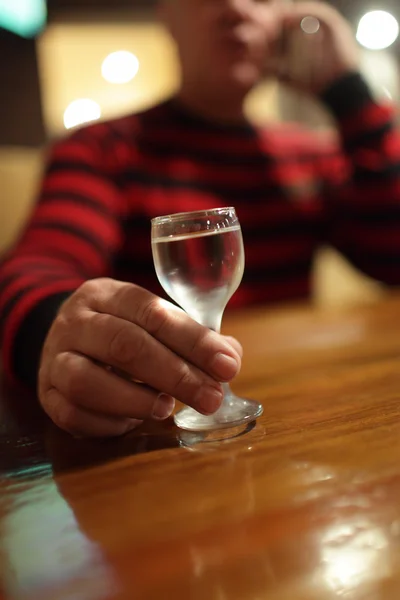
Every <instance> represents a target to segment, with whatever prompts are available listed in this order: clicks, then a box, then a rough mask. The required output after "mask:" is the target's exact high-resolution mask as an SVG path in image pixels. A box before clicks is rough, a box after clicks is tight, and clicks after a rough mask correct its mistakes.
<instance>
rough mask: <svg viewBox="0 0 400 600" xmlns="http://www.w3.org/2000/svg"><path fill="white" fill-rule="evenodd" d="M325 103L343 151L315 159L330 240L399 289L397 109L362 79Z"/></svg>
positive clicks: (342, 84) (348, 81) (337, 89)
mask: <svg viewBox="0 0 400 600" xmlns="http://www.w3.org/2000/svg"><path fill="white" fill-rule="evenodd" d="M323 100H324V101H325V103H326V104H327V105H328V107H329V108H330V109H331V111H332V113H333V115H334V116H335V118H336V120H337V123H338V128H339V134H340V136H339V148H337V149H336V151H335V152H328V153H326V154H325V155H324V153H323V152H322V153H321V154H320V157H319V158H317V159H316V161H317V164H318V167H319V170H320V173H319V174H320V175H322V180H323V181H324V182H325V184H326V188H325V190H326V193H325V197H324V200H325V206H326V216H327V218H326V222H327V236H326V239H327V240H328V241H329V242H330V243H331V244H332V245H334V246H335V247H336V248H337V249H338V250H339V251H340V252H342V253H343V254H344V255H345V256H346V257H347V258H348V259H349V260H350V261H351V262H352V263H353V264H354V265H355V266H356V267H357V268H359V269H360V270H361V271H363V272H364V273H365V274H366V275H368V276H370V277H373V278H374V279H376V280H378V281H380V282H382V283H385V284H387V285H391V286H395V285H399V284H400V132H399V130H398V129H397V127H396V113H395V109H394V107H393V106H391V105H389V104H387V105H385V104H380V103H378V102H376V101H375V100H374V98H373V96H372V93H371V91H370V89H369V87H368V86H367V84H366V83H365V82H364V80H363V79H362V77H361V76H360V75H358V74H352V75H350V76H348V77H347V78H345V79H343V80H341V81H339V82H337V83H336V84H335V85H334V86H333V87H332V88H331V89H329V90H328V91H327V92H326V93H325V95H324V97H323Z"/></svg>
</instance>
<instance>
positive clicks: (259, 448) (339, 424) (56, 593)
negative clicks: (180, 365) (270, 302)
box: [0, 296, 400, 600]
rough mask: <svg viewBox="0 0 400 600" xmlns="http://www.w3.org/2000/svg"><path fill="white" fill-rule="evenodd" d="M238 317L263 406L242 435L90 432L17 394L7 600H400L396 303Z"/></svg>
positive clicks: (5, 552) (2, 533) (3, 558)
mask: <svg viewBox="0 0 400 600" xmlns="http://www.w3.org/2000/svg"><path fill="white" fill-rule="evenodd" d="M224 328H225V332H226V333H228V332H229V333H232V334H234V335H236V336H237V337H238V338H239V339H240V340H241V341H242V343H243V345H244V348H245V360H244V365H243V370H242V373H241V375H240V376H239V377H238V378H237V380H236V381H235V383H234V386H233V387H234V389H235V391H237V392H239V393H242V394H244V395H246V396H249V397H253V398H256V399H257V400H260V401H262V402H263V404H264V407H265V410H264V415H263V417H262V418H261V419H260V420H259V421H258V422H257V424H256V425H255V427H252V428H251V427H250V428H249V429H248V430H245V431H240V430H238V431H235V432H232V433H231V434H230V437H229V438H228V439H218V436H214V437H213V436H210V437H208V438H206V439H201V438H200V437H199V436H196V435H194V436H193V435H192V436H190V435H187V436H185V435H183V434H179V432H178V431H177V430H176V429H175V427H174V425H173V423H172V422H171V421H168V422H167V423H165V424H163V425H157V426H155V425H153V426H144V427H143V428H142V429H140V430H138V431H137V432H135V433H134V434H130V435H128V436H126V437H124V438H122V439H119V440H108V441H87V440H77V439H73V438H71V437H69V436H68V435H67V434H65V433H63V432H61V431H59V430H58V429H57V428H56V427H55V426H53V425H52V424H51V423H49V422H48V421H47V420H46V419H45V418H44V417H43V416H42V414H41V412H40V411H39V410H38V409H37V408H36V405H35V403H34V402H33V400H32V399H29V398H24V397H23V396H22V395H21V394H20V393H18V392H16V391H15V390H6V389H4V390H3V392H2V399H1V403H0V578H1V585H0V598H1V599H2V600H5V599H17V600H20V599H23V600H33V599H35V600H36V599H38V600H39V599H40V600H60V599H62V600H65V599H74V600H75V599H76V600H83V599H84V600H91V599H93V600H100V599H102V600H108V599H110V600H111V599H126V600H136V599H146V600H147V599H148V600H153V599H154V600H169V599H175V598H185V599H193V600H197V599H199V600H225V599H227V600H239V599H240V600H261V599H264V598H268V600H278V599H279V600H305V599H307V600H308V599H310V600H311V599H312V600H325V599H327V600H329V599H332V598H346V599H347V598H349V599H368V600H372V599H379V600H383V599H391V600H392V599H393V600H395V599H396V600H397V599H398V598H400V297H395V296H393V297H390V298H388V299H387V300H384V301H381V302H379V303H377V304H373V305H367V306H364V307H356V308H352V309H347V310H340V311H339V310H330V311H326V310H316V309H314V310H313V309H309V308H301V307H300V308H299V307H297V308H287V309H284V310H265V309H263V310H260V311H258V312H253V313H251V314H250V313H246V312H244V313H239V314H236V315H234V316H231V317H228V318H227V319H226V321H225V325H224ZM222 437H223V436H222Z"/></svg>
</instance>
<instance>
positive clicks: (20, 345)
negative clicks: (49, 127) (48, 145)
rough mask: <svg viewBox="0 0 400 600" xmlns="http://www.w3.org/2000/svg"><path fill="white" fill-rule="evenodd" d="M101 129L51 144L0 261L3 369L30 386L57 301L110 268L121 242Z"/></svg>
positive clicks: (119, 204) (115, 193)
mask: <svg viewBox="0 0 400 600" xmlns="http://www.w3.org/2000/svg"><path fill="white" fill-rule="evenodd" d="M101 127H103V126H101ZM102 131H103V130H102V129H101V128H97V127H96V126H94V127H90V128H88V129H83V130H81V131H78V132H77V133H75V134H73V135H72V136H71V137H70V138H68V139H66V140H64V141H62V142H60V143H57V144H56V145H55V146H54V148H53V150H52V153H51V157H50V160H49V164H48V167H47V171H46V174H45V177H44V180H43V184H42V188H41V192H40V195H39V200H38V203H37V205H36V207H35V209H34V212H33V214H32V216H31V217H30V220H29V222H28V225H27V227H26V229H25V231H24V233H23V235H22V236H21V238H20V240H19V241H18V243H17V244H16V246H15V247H14V248H13V249H12V250H11V251H10V252H9V253H8V254H7V256H6V257H5V258H4V259H3V261H2V263H1V265H0V335H1V351H2V357H1V358H2V364H3V369H4V370H5V372H6V375H8V376H9V377H11V378H12V379H14V380H17V381H18V382H20V383H23V384H25V385H27V386H28V387H30V388H31V389H33V388H34V387H35V386H36V378H37V371H38V365H39V359H40V352H41V348H42V345H43V342H44V339H45V337H46V335H47V332H48V330H49V328H50V325H51V323H52V321H53V319H54V317H55V315H56V313H57V311H58V309H59V307H60V305H61V304H62V302H63V301H64V300H65V299H66V298H68V297H69V296H70V294H71V293H72V292H73V291H74V290H76V289H77V288H78V287H79V286H80V285H81V284H82V283H83V282H84V281H86V280H87V279H92V278H95V277H101V276H104V275H107V274H109V272H110V267H111V262H112V259H113V257H114V256H115V253H116V252H117V251H118V249H119V248H120V246H121V243H122V236H123V232H122V228H121V218H122V216H123V210H124V207H123V206H122V200H121V197H120V194H119V193H118V190H117V189H116V187H115V186H114V185H113V183H112V182H111V181H110V179H109V178H107V176H106V174H105V173H104V168H103V165H102V154H101V147H100V144H101V132H102Z"/></svg>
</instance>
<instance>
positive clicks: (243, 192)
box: [0, 74, 400, 387]
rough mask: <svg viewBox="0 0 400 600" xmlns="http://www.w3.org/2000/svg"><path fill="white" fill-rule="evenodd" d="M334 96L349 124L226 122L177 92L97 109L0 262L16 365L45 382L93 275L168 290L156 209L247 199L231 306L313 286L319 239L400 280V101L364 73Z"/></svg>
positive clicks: (9, 352)
mask: <svg viewBox="0 0 400 600" xmlns="http://www.w3.org/2000/svg"><path fill="white" fill-rule="evenodd" d="M323 101H324V102H325V103H326V105H327V106H328V107H329V108H330V110H331V111H332V113H333V115H334V116H335V117H336V120H337V123H338V130H339V135H338V136H336V135H335V136H333V135H325V134H324V135H322V134H320V133H312V132H310V131H307V130H303V129H302V128H300V127H297V126H287V125H284V126H272V127H268V128H265V129H257V128H254V127H252V126H251V125H242V126H234V127H231V126H229V127H228V126H221V125H216V124H212V123H209V122H207V121H205V120H203V119H202V118H199V117H198V116H196V115H194V114H192V113H190V112H189V111H188V110H187V109H185V108H183V107H182V106H181V105H180V104H179V102H178V101H176V100H175V99H173V100H169V101H167V102H165V103H163V104H161V105H159V106H156V107H154V108H151V109H150V110H147V111H145V112H143V113H141V114H136V115H130V116H127V117H124V118H120V119H116V120H113V121H109V122H104V123H96V124H92V125H90V126H87V127H84V128H82V129H80V130H77V131H75V132H73V133H72V134H71V135H70V136H69V137H68V138H66V139H64V140H62V141H60V142H57V143H55V144H54V145H53V147H52V150H51V154H50V157H49V161H48V166H47V170H46V173H45V176H44V178H43V183H42V187H41V191H40V195H39V199H38V202H37V204H36V207H35V209H34V212H33V214H32V215H31V218H30V220H29V223H28V224H27V226H26V228H25V230H24V231H23V233H22V235H21V237H20V239H19V240H18V241H17V243H16V245H15V246H14V247H13V248H12V249H11V250H10V251H9V252H8V253H7V255H6V256H5V257H3V260H2V263H1V266H0V328H1V329H0V333H1V349H2V364H3V369H4V370H5V372H6V374H8V375H9V376H10V377H12V378H13V379H14V380H17V381H20V382H22V383H24V384H27V385H28V386H31V387H32V386H34V385H35V379H36V372H37V368H38V363H39V356H40V350H41V346H42V344H43V341H44V338H45V336H46V334H47V331H48V329H49V326H50V324H51V321H52V320H53V318H54V315H55V314H56V312H57V310H58V308H59V306H60V303H61V302H62V301H63V300H64V299H65V298H66V297H67V296H69V295H70V294H71V293H72V292H73V291H74V290H75V289H77V288H78V287H79V286H80V285H81V284H82V283H83V282H84V281H85V280H87V279H92V278H97V277H101V276H110V277H113V278H116V279H120V280H124V281H131V282H134V283H136V284H138V285H140V286H143V287H145V288H147V289H149V290H151V291H153V292H154V293H156V294H159V295H164V294H163V291H162V289H161V287H160V285H159V283H158V281H157V278H156V275H155V271H154V266H153V261H152V254H151V244H150V219H151V218H152V217H155V216H158V215H163V214H169V213H175V212H181V211H191V210H199V209H206V208H215V207H220V206H232V205H233V206H235V207H236V210H237V213H238V216H239V219H240V222H241V225H242V230H243V238H244V244H245V251H246V269H245V274H244V277H243V281H242V284H241V286H240V288H239V290H238V291H237V293H236V294H235V295H234V297H233V298H232V300H231V302H230V306H231V307H240V306H244V305H246V306H249V305H254V304H260V303H271V302H280V301H284V300H288V299H291V300H292V299H296V298H305V297H307V296H309V295H310V293H311V271H312V264H313V259H314V256H315V252H316V250H317V249H318V247H319V246H320V245H321V244H326V243H329V244H332V245H334V246H335V247H336V248H337V249H339V250H340V251H341V252H342V253H344V254H345V255H346V257H347V258H348V259H349V260H350V261H351V262H352V263H353V264H354V265H356V266H357V267H358V268H359V269H361V270H362V271H363V272H364V273H366V274H368V275H369V276H371V277H373V278H375V279H377V280H379V281H382V282H385V283H386V284H388V285H398V284H400V135H399V133H398V132H397V131H396V129H395V126H394V120H395V119H394V116H395V115H394V109H393V107H391V106H386V105H380V104H378V103H376V102H375V101H374V99H373V97H372V95H371V92H370V91H369V89H368V87H367V85H366V84H365V83H364V81H363V80H362V78H361V77H360V76H359V75H357V74H352V75H350V76H348V77H346V78H345V79H342V80H341V81H339V82H337V83H336V84H335V85H334V86H332V88H331V89H330V90H328V91H327V92H326V93H325V95H324V97H323Z"/></svg>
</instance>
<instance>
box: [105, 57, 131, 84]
mask: <svg viewBox="0 0 400 600" xmlns="http://www.w3.org/2000/svg"><path fill="white" fill-rule="evenodd" d="M138 71H139V60H138V58H137V57H136V56H135V55H134V54H132V52H127V51H125V50H121V51H119V52H113V53H112V54H109V55H108V56H107V57H106V58H105V59H104V61H103V65H102V67H101V73H102V75H103V77H104V79H105V80H106V81H108V82H109V83H119V84H121V83H128V82H129V81H132V79H134V77H136V75H137V73H138Z"/></svg>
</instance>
